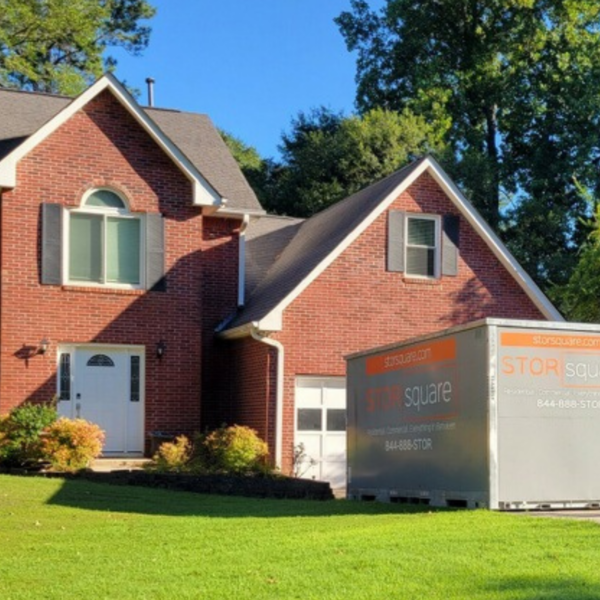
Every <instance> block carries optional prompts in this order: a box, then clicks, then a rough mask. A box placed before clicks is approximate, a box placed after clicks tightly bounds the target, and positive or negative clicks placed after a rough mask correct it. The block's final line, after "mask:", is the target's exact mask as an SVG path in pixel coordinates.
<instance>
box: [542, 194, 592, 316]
mask: <svg viewBox="0 0 600 600" xmlns="http://www.w3.org/2000/svg"><path fill="white" fill-rule="evenodd" d="M584 226H585V228H586V230H587V231H588V236H587V238H586V240H585V241H584V243H583V244H582V246H581V249H580V251H579V254H578V262H577V265H576V267H575V269H573V272H572V273H571V276H570V278H569V281H568V282H567V283H566V284H565V285H564V286H556V287H554V288H553V289H552V290H551V297H552V299H553V300H554V301H555V302H556V304H557V305H558V306H559V307H560V309H561V311H562V313H563V314H564V315H565V317H566V318H567V319H568V320H569V321H578V322H583V323H600V277H599V275H598V272H599V267H600V207H599V206H598V205H597V204H596V208H595V210H594V215H593V218H592V219H590V220H584Z"/></svg>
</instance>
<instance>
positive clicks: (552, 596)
mask: <svg viewBox="0 0 600 600" xmlns="http://www.w3.org/2000/svg"><path fill="white" fill-rule="evenodd" d="M486 591H489V592H490V593H492V592H494V594H495V595H496V594H498V592H500V593H501V594H503V597H504V596H505V597H506V598H514V599H515V600H541V599H542V598H543V600H598V598H600V583H594V584H591V585H590V582H589V580H584V579H581V578H579V577H569V576H568V575H567V574H565V576H563V577H561V578H558V577H556V578H553V579H550V578H549V577H542V576H535V575H532V576H521V577H503V578H502V579H500V580H499V581H497V582H496V583H490V585H489V587H488V588H487V590H486Z"/></svg>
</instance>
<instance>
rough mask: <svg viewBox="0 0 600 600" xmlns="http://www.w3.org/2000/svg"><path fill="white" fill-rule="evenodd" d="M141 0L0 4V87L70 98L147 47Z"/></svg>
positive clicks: (149, 10) (7, 0) (10, 0)
mask: <svg viewBox="0 0 600 600" xmlns="http://www.w3.org/2000/svg"><path fill="white" fill-rule="evenodd" d="M154 13H155V10H154V8H153V7H152V6H151V5H150V4H149V3H148V2H147V0H0V85H4V86H8V87H17V88H21V89H27V90H33V91H43V92H53V93H62V94H66V95H74V94H77V93H79V92H81V91H82V90H83V89H85V87H86V86H87V85H89V84H90V83H91V82H92V81H93V80H94V79H96V78H98V77H99V76H100V75H102V73H103V72H104V71H105V70H107V69H112V68H114V66H115V64H116V60H115V59H114V58H111V57H110V56H108V57H105V56H104V54H105V51H106V50H107V49H109V48H114V47H121V48H124V49H125V50H127V51H128V52H131V53H133V54H137V53H139V52H140V51H142V50H143V49H144V48H145V47H146V46H147V45H148V39H149V35H150V28H149V27H148V26H146V25H143V24H141V23H140V21H143V20H145V19H149V18H151V17H152V16H153V15H154Z"/></svg>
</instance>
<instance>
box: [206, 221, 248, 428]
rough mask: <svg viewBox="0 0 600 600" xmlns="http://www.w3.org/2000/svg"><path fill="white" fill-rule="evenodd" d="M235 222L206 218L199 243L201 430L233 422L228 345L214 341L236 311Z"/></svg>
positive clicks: (237, 253)
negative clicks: (226, 320) (200, 273)
mask: <svg viewBox="0 0 600 600" xmlns="http://www.w3.org/2000/svg"><path fill="white" fill-rule="evenodd" d="M240 224H241V221H240V220H237V219H221V218H218V219H217V218H205V219H204V229H203V240H202V248H203V251H202V309H203V310H202V331H203V333H202V348H203V351H202V374H203V375H202V428H203V429H204V428H206V427H208V428H211V429H212V428H214V427H219V426H220V425H221V424H223V423H225V422H227V423H231V422H232V413H231V411H232V410H233V405H232V395H233V391H232V379H231V377H230V376H229V375H228V374H229V373H230V372H231V368H232V367H231V365H232V361H231V360H230V352H231V344H228V343H226V342H224V341H222V340H219V339H216V338H215V329H216V327H217V326H218V325H219V324H220V323H221V322H222V321H223V320H224V319H226V318H227V317H229V316H231V315H232V314H233V312H234V311H235V310H236V307H237V299H238V275H239V267H238V263H239V235H238V234H239V228H240Z"/></svg>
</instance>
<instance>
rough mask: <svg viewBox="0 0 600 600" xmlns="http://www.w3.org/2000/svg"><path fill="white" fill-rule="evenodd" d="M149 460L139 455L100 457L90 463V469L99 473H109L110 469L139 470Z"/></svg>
mask: <svg viewBox="0 0 600 600" xmlns="http://www.w3.org/2000/svg"><path fill="white" fill-rule="evenodd" d="M148 462H150V459H149V458H144V457H142V456H139V457H132V456H127V457H116V456H109V457H102V458H97V459H96V460H95V461H94V462H93V463H92V464H91V467H90V468H91V469H92V471H97V472H99V473H110V472H111V471H139V470H141V469H143V468H144V465H145V464H147V463H148Z"/></svg>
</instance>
